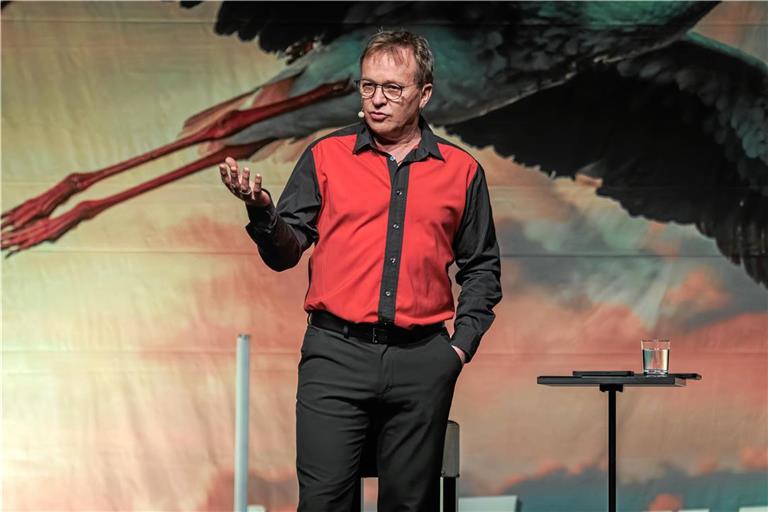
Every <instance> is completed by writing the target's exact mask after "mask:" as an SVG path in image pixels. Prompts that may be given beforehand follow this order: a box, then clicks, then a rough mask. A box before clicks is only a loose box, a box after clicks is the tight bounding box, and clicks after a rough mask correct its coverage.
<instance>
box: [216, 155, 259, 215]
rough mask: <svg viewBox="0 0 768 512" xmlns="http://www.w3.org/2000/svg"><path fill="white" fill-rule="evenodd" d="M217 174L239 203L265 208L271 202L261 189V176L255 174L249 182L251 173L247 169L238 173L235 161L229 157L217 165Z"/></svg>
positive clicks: (244, 168)
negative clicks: (219, 174)
mask: <svg viewBox="0 0 768 512" xmlns="http://www.w3.org/2000/svg"><path fill="white" fill-rule="evenodd" d="M219 172H220V173H221V181H222V182H223V183H224V185H226V186H227V188H228V189H229V191H230V192H232V193H233V194H234V195H235V196H236V197H237V198H238V199H240V200H241V201H244V202H245V203H247V204H250V205H253V206H258V207H264V206H267V205H269V203H270V202H271V201H272V199H271V198H270V196H269V194H268V193H267V192H266V191H265V190H264V189H262V188H261V174H259V173H256V176H254V178H253V181H252V182H251V181H250V176H251V171H250V170H249V169H248V168H247V167H243V170H242V171H238V167H237V161H236V160H235V159H234V158H232V157H231V156H228V157H226V158H225V159H224V163H222V164H219Z"/></svg>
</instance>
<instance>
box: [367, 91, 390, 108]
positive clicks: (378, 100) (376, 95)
mask: <svg viewBox="0 0 768 512" xmlns="http://www.w3.org/2000/svg"><path fill="white" fill-rule="evenodd" d="M371 101H372V102H373V104H374V105H375V106H377V107H380V106H381V105H384V104H385V103H386V102H387V97H386V96H384V91H382V89H381V87H377V88H376V90H375V91H373V96H372V97H371Z"/></svg>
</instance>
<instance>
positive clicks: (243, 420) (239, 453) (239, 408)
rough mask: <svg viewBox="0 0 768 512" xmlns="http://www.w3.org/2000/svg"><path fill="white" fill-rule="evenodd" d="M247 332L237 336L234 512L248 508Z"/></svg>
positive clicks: (249, 344) (248, 345) (248, 364)
mask: <svg viewBox="0 0 768 512" xmlns="http://www.w3.org/2000/svg"><path fill="white" fill-rule="evenodd" d="M250 347H251V337H250V336H249V335H248V334H240V335H238V336H237V376H236V390H235V512H246V511H247V509H248V402H249V400H248V388H249V383H250V375H251V373H250V353H251V351H250Z"/></svg>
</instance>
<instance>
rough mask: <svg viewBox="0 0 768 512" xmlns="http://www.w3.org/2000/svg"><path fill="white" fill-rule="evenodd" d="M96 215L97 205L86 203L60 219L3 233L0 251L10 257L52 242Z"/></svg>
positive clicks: (56, 218)
mask: <svg viewBox="0 0 768 512" xmlns="http://www.w3.org/2000/svg"><path fill="white" fill-rule="evenodd" d="M96 213H98V208H96V203H95V202H94V201H84V202H82V203H80V204H78V205H77V206H75V207H74V208H72V209H71V210H69V211H68V212H66V213H64V214H62V215H59V216H58V217H55V218H52V219H40V220H37V221H36V222H32V223H31V224H28V225H25V226H23V227H21V228H14V229H12V230H8V231H6V232H3V236H2V240H0V249H2V250H7V251H9V252H8V254H7V256H8V257H9V256H11V255H13V254H15V253H17V252H20V251H23V250H26V249H29V248H30V247H33V246H35V245H37V244H40V243H42V242H52V241H54V240H56V239H57V238H59V237H60V236H61V235H63V234H64V233H66V232H67V231H69V230H70V229H72V228H74V227H75V226H77V225H78V224H79V223H80V222H81V221H83V220H86V219H89V218H91V217H93V216H94V215H96Z"/></svg>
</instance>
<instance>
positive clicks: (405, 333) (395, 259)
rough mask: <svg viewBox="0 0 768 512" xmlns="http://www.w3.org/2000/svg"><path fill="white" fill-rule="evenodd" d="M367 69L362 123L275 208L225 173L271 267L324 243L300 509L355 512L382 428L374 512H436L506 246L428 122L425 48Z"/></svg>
mask: <svg viewBox="0 0 768 512" xmlns="http://www.w3.org/2000/svg"><path fill="white" fill-rule="evenodd" d="M360 68H361V69H360V71H361V78H360V80H359V81H358V82H357V84H358V89H359V91H360V95H361V101H362V110H361V118H362V121H361V122H360V123H358V124H356V125H353V126H349V127H347V128H343V129H341V130H338V131H336V132H334V133H332V134H330V135H328V136H326V137H323V138H321V139H319V140H316V141H314V142H313V143H312V144H310V146H309V147H308V148H307V149H306V151H305V152H304V154H303V155H302V156H301V158H300V159H299V161H298V163H297V165H296V167H295V169H294V170H293V173H292V175H291V177H290V179H289V180H288V182H287V184H286V186H285V190H284V191H283V193H282V195H281V197H280V200H279V201H278V204H277V207H275V206H274V204H273V202H272V199H271V197H270V195H269V193H268V192H267V191H266V190H265V189H263V188H262V187H261V181H262V180H261V176H260V175H259V174H256V175H255V177H254V179H253V181H251V180H250V172H249V170H248V168H243V169H242V170H241V169H239V168H238V165H237V162H235V160H234V159H232V158H227V159H226V161H225V163H223V164H221V165H220V166H219V167H220V171H221V177H222V181H224V183H225V184H226V185H227V187H228V188H229V190H230V191H232V193H233V194H235V195H236V196H237V197H238V198H240V199H241V200H243V201H244V202H245V204H246V209H247V212H248V217H249V219H250V223H249V224H248V226H246V230H247V232H248V234H249V235H250V236H251V238H252V239H253V240H254V241H255V242H256V244H257V245H258V250H259V253H260V254H261V257H262V259H263V260H264V262H265V263H266V264H267V265H268V266H269V267H271V268H272V269H274V270H278V271H280V270H285V269H288V268H291V267H293V266H295V265H296V264H297V263H298V261H299V259H300V258H301V255H302V253H303V252H304V251H305V250H306V249H307V248H308V247H309V246H310V245H312V244H313V243H314V244H315V249H314V251H313V253H312V255H311V257H310V260H309V273H310V278H309V289H308V291H307V295H306V299H305V302H304V308H305V310H306V311H307V312H308V313H309V326H308V327H307V331H306V334H305V337H304V341H303V345H302V348H301V354H302V356H301V362H300V363H299V383H298V390H297V394H296V448H297V461H296V464H297V473H298V479H299V510H300V511H302V512H304V511H306V512H309V511H326V512H339V511H347V510H351V509H352V508H353V503H352V501H353V496H354V489H355V485H357V482H358V478H359V476H358V475H359V468H360V455H361V450H362V447H363V445H364V442H365V435H366V432H367V431H368V430H369V427H370V426H371V425H372V424H373V425H376V427H377V430H378V431H379V435H378V438H377V465H378V470H379V504H378V510H380V511H381V512H392V511H395V510H398V511H413V512H416V511H418V512H432V511H437V510H438V503H439V492H438V490H439V476H440V468H441V462H442V452H443V443H444V438H445V430H446V425H447V421H448V413H449V410H450V406H451V400H452V398H453V391H454V386H455V383H456V379H457V377H458V375H459V373H460V372H461V369H462V367H463V365H464V364H465V363H466V362H469V361H470V360H471V358H472V356H473V355H474V354H475V352H476V351H477V348H478V345H479V343H480V339H481V337H482V336H483V334H484V333H485V331H486V330H487V329H488V328H489V327H490V325H491V323H492V321H493V318H494V314H493V312H492V308H493V307H494V306H495V305H496V304H497V303H498V302H499V301H500V300H501V284H500V262H499V248H498V244H497V242H496V234H495V230H494V225H493V219H492V214H491V204H490V200H489V196H488V188H487V185H486V181H485V175H484V172H483V169H482V168H481V167H480V165H479V164H478V163H477V161H475V159H474V158H472V156H470V155H469V154H468V153H466V152H465V151H463V150H462V149H460V148H458V147H456V146H454V145H453V144H451V143H450V142H448V141H446V140H444V139H442V138H440V137H437V136H436V135H435V134H434V133H432V131H431V130H430V128H429V126H428V125H427V123H426V121H425V120H424V119H423V118H422V117H421V111H422V110H423V109H424V107H425V106H426V105H427V102H428V101H429V99H430V96H431V94H432V87H433V84H432V71H433V57H432V52H431V50H430V48H429V45H428V43H427V41H426V40H425V39H424V38H422V37H420V36H418V35H416V34H413V33H410V32H405V31H399V32H379V33H377V34H376V35H374V36H373V37H372V38H371V39H370V40H369V42H368V44H367V46H366V48H365V50H364V51H363V54H362V57H361V59H360ZM454 261H455V262H456V264H457V266H458V269H459V270H458V273H457V274H456V281H457V283H458V284H459V285H460V286H461V293H460V294H459V298H458V307H457V310H456V320H455V322H454V327H455V332H454V334H453V336H449V334H448V331H447V329H446V328H445V325H444V322H445V321H446V320H449V319H451V318H452V317H453V314H454V300H453V295H452V292H451V281H450V277H449V275H448V268H449V266H450V265H451V263H453V262H454Z"/></svg>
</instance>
